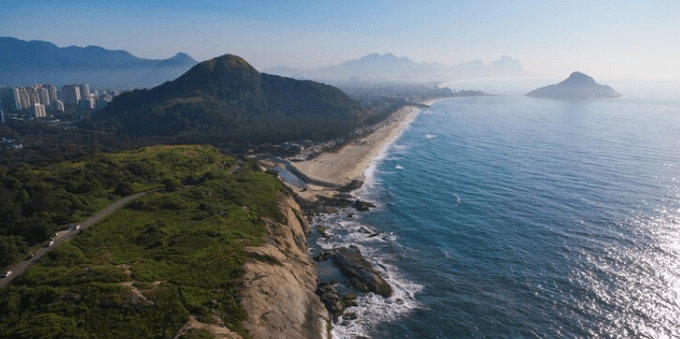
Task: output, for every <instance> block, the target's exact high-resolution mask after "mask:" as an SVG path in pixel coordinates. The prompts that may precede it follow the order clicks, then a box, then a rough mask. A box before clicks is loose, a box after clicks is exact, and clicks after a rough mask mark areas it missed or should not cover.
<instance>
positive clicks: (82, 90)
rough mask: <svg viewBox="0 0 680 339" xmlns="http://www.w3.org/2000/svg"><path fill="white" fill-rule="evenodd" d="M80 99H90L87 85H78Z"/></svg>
mask: <svg viewBox="0 0 680 339" xmlns="http://www.w3.org/2000/svg"><path fill="white" fill-rule="evenodd" d="M80 97H81V98H83V99H85V98H89V97H90V85H88V84H82V85H80Z"/></svg>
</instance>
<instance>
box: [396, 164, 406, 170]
mask: <svg viewBox="0 0 680 339" xmlns="http://www.w3.org/2000/svg"><path fill="white" fill-rule="evenodd" d="M394 168H396V169H398V170H403V169H404V166H402V165H397V166H394Z"/></svg>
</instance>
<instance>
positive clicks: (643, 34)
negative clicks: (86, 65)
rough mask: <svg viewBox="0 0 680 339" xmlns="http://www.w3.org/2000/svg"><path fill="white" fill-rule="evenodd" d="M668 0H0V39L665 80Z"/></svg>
mask: <svg viewBox="0 0 680 339" xmlns="http://www.w3.org/2000/svg"><path fill="white" fill-rule="evenodd" d="M678 10H680V4H678V3H675V2H671V1H654V2H642V1H626V2H623V3H618V2H612V1H590V2H586V1H573V2H569V3H557V4H550V5H546V4H544V3H542V2H539V1H533V0H526V1H514V2H506V1H484V2H475V3H453V2H448V1H435V0H431V1H424V2H419V3H417V4H416V3H411V2H407V1H390V2H387V1H368V2H366V1H364V2H358V1H349V2H347V1H345V2H335V1H296V2H289V1H283V2H272V1H260V2H257V3H250V2H244V1H232V2H229V3H223V2H215V1H198V2H194V3H191V4H189V3H185V2H179V1H163V2H160V1H147V2H143V3H140V2H132V1H116V2H99V1H87V2H86V1H74V2H69V3H63V2H59V3H56V2H55V3H52V2H50V3H45V2H41V1H33V0H30V1H4V2H2V3H1V4H0V31H3V32H4V33H3V35H6V36H12V37H16V38H18V39H23V40H44V41H50V42H53V43H55V44H56V45H58V46H60V47H66V46H71V45H75V46H87V45H97V46H101V47H104V48H106V49H112V50H116V49H123V50H127V51H129V52H130V53H132V54H133V55H135V56H138V57H142V58H155V59H160V58H168V57H171V56H173V55H174V54H175V53H177V52H185V53H187V54H189V55H191V56H192V57H194V58H195V59H196V60H198V61H204V60H207V59H210V58H213V57H215V56H219V55H222V54H227V53H231V54H237V55H239V56H242V57H243V58H245V59H246V60H248V61H249V62H250V63H251V64H252V65H253V66H255V67H256V68H257V69H259V70H263V69H266V68H271V67H277V66H284V67H293V68H301V69H311V68H315V67H324V66H331V65H337V64H339V63H342V62H344V61H346V60H352V59H357V58H360V57H362V56H364V55H367V54H371V53H379V54H385V53H393V54H395V55H397V56H399V57H404V56H405V57H408V58H410V59H412V60H414V61H416V62H439V63H442V64H447V65H453V64H459V63H463V62H467V61H471V60H477V59H481V60H483V61H484V62H490V61H493V60H496V59H498V58H500V57H501V56H502V55H509V56H512V57H513V58H517V59H519V60H520V61H521V62H522V64H523V66H524V68H525V70H526V71H527V72H529V73H531V74H537V75H547V76H553V77H564V76H565V74H568V73H569V72H571V71H575V70H579V71H582V72H584V73H588V74H592V75H594V76H597V78H600V79H604V80H611V79H614V80H618V79H640V80H652V79H654V80H656V79H661V80H663V79H666V80H677V79H678V78H680V66H679V65H678V64H677V62H676V60H677V59H678V58H679V57H680V38H678V37H677V34H675V32H677V31H678V30H679V29H680V23H678V22H677V20H676V18H675V17H674V16H675V13H678Z"/></svg>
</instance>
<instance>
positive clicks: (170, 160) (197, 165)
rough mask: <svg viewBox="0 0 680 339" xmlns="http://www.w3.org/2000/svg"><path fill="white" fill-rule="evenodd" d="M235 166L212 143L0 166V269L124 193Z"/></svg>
mask: <svg viewBox="0 0 680 339" xmlns="http://www.w3.org/2000/svg"><path fill="white" fill-rule="evenodd" d="M216 164H218V165H216ZM233 165H234V160H233V159H232V158H228V157H226V156H224V155H222V154H221V153H220V152H219V151H217V150H216V149H214V148H212V147H202V146H185V147H180V148H178V147H171V148H168V147H163V146H158V147H148V148H144V149H140V150H137V151H131V152H123V153H111V154H101V155H93V156H88V157H86V158H81V159H80V160H77V161H69V162H60V163H57V164H52V165H46V166H30V165H26V164H24V165H19V166H14V167H13V168H11V169H8V168H5V167H3V166H0V220H2V221H3V222H2V223H1V224H0V268H3V267H7V266H8V265H10V264H12V263H14V262H17V261H18V260H20V259H23V258H24V257H25V256H26V255H28V252H29V251H31V250H32V249H33V248H35V246H36V245H38V244H40V243H42V242H43V241H45V240H47V239H49V238H50V237H51V236H53V235H54V233H55V232H56V231H58V230H60V229H63V228H64V227H65V226H66V225H67V224H68V223H77V222H80V221H83V220H85V219H87V217H89V216H92V215H93V214H94V213H95V212H97V211H99V210H101V209H102V208H104V207H105V206H107V205H109V204H111V203H112V202H113V201H115V200H118V199H119V198H121V197H122V196H126V195H130V194H133V193H135V192H142V191H147V190H151V189H155V188H163V187H164V186H165V183H164V181H166V182H167V181H170V182H175V183H176V182H182V181H184V182H186V183H187V184H193V183H196V182H200V181H201V180H204V179H206V178H209V177H211V176H212V175H213V172H212V171H214V170H215V169H216V168H217V167H218V166H220V168H229V167H232V166H233Z"/></svg>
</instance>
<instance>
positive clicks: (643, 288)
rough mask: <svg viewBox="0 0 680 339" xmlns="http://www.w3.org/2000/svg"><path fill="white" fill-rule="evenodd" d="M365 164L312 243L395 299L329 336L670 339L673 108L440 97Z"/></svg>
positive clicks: (675, 242) (678, 280) (677, 247)
mask: <svg viewBox="0 0 680 339" xmlns="http://www.w3.org/2000/svg"><path fill="white" fill-rule="evenodd" d="M376 166H377V167H376V168H375V170H374V172H373V174H372V176H371V177H370V179H371V180H370V182H369V183H368V184H367V185H366V187H365V189H364V190H362V192H361V193H360V194H361V195H362V196H361V197H362V198H363V199H367V200H371V201H374V202H375V203H376V204H377V205H378V206H379V207H378V208H377V209H375V210H373V211H371V212H367V213H356V212H352V211H345V212H342V213H340V214H338V215H331V216H326V217H325V218H324V219H323V220H319V221H318V222H323V223H324V224H325V225H326V228H327V229H328V230H329V232H331V233H332V234H333V235H334V238H332V239H329V240H328V239H319V240H318V241H317V244H318V246H319V247H322V248H332V247H335V246H342V245H348V244H354V245H357V246H358V247H359V248H361V250H362V251H363V253H364V254H365V256H367V257H368V258H369V259H370V260H371V261H372V262H373V263H374V264H375V266H376V267H377V268H378V269H379V270H381V271H382V273H383V274H384V275H385V276H386V277H388V281H389V282H390V283H391V284H392V285H393V287H395V291H396V292H395V296H393V297H392V298H390V299H384V298H381V297H377V296H373V295H368V296H364V297H362V298H361V299H360V302H359V304H360V305H359V307H355V308H352V310H353V311H355V312H356V313H357V314H358V315H359V318H358V319H357V320H351V321H343V320H342V319H341V321H340V322H339V323H338V324H336V326H335V328H334V330H333V333H334V336H335V337H346V338H351V337H356V336H366V337H372V338H678V337H680V182H679V180H680V101H678V100H669V99H664V100H655V99H644V98H634V97H633V98H629V97H624V98H621V99H616V100H593V101H587V102H563V101H556V100H548V99H537V98H526V97H522V96H497V97H474V98H456V99H450V100H443V101H439V102H436V103H434V104H433V105H432V107H431V108H428V109H424V110H423V111H422V112H421V113H420V115H418V116H417V117H416V118H415V119H414V121H412V123H411V125H410V127H409V128H408V129H407V130H406V131H405V132H404V134H403V135H402V136H401V137H400V138H399V139H398V141H397V142H396V143H395V144H393V145H392V146H391V147H390V148H389V149H388V150H386V153H385V155H384V158H383V159H381V160H380V161H379V163H377V164H376ZM350 214H352V215H350ZM375 234H378V235H377V236H376V235H375Z"/></svg>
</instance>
